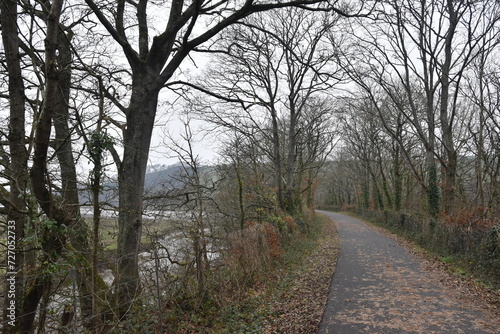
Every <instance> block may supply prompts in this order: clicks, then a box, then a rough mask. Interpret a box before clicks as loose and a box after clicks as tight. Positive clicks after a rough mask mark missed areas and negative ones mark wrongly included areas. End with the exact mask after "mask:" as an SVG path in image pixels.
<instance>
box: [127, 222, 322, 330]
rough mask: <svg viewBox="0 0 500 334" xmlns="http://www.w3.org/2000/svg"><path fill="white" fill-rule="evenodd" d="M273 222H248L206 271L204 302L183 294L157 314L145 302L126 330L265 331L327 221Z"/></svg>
mask: <svg viewBox="0 0 500 334" xmlns="http://www.w3.org/2000/svg"><path fill="white" fill-rule="evenodd" d="M273 220H274V221H272V222H270V223H268V224H267V223H266V224H253V223H249V224H248V227H247V228H246V229H245V231H240V232H238V234H235V235H234V236H233V238H234V240H229V244H228V245H229V246H228V247H229V248H231V254H230V256H227V254H226V255H223V256H222V257H223V258H224V263H221V264H220V267H218V268H213V269H212V270H210V271H209V272H207V277H206V282H207V283H206V284H207V294H206V295H205V296H204V298H197V297H193V295H192V294H190V293H189V291H184V292H183V293H181V294H179V295H178V296H177V298H176V299H174V300H168V301H167V304H166V305H162V306H161V308H160V309H161V310H160V309H159V308H158V306H156V305H153V303H149V304H148V303H146V302H143V303H142V305H141V307H138V308H137V310H135V311H134V312H133V314H134V316H133V317H132V318H131V319H130V321H129V322H128V323H125V324H123V326H124V328H126V329H127V330H129V331H130V332H141V333H179V334H182V333H200V334H203V333H206V334H213V333H264V332H266V330H265V327H266V326H267V325H268V324H269V323H270V322H271V323H272V319H273V317H276V316H277V313H276V312H277V310H276V309H275V306H276V305H279V304H281V303H280V300H281V299H280V298H281V297H282V295H283V294H284V293H285V292H286V291H287V289H289V288H290V286H292V285H293V283H294V280H295V279H296V277H297V275H299V274H300V273H301V271H302V270H303V267H304V265H303V262H304V259H306V258H307V257H308V256H309V254H311V252H312V251H313V250H314V249H315V247H316V246H317V244H318V239H319V238H320V237H321V231H322V229H323V227H324V226H325V224H327V223H328V219H325V217H324V216H315V215H314V214H312V213H310V215H309V217H304V219H303V220H301V221H300V222H296V220H295V221H294V220H292V219H291V218H290V217H283V218H278V217H274V218H273ZM302 225H304V226H307V229H303V228H301V227H300V226H302ZM274 229H275V230H274ZM278 232H279V235H280V236H281V237H280V240H279V241H278V240H277V239H276V238H277V236H276V235H277V233H278ZM264 235H265V237H264ZM266 238H267V239H266ZM145 319H148V321H145ZM120 330H123V328H122V329H120Z"/></svg>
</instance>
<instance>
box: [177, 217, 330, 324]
mask: <svg viewBox="0 0 500 334" xmlns="http://www.w3.org/2000/svg"><path fill="white" fill-rule="evenodd" d="M337 255H338V238H337V233H336V228H335V224H334V223H333V222H332V221H331V220H330V219H329V218H328V217H326V216H324V215H320V214H317V215H315V217H314V219H313V223H312V224H311V230H310V233H308V234H297V235H296V236H295V237H294V238H293V240H292V241H290V242H289V243H288V244H287V245H286V247H285V252H284V254H283V256H282V257H281V259H279V260H277V261H274V263H273V264H272V265H271V266H269V267H268V268H266V269H265V271H263V272H262V273H261V275H260V276H259V277H257V278H256V279H255V280H254V282H253V284H252V285H251V286H249V287H246V288H245V289H244V291H243V292H242V293H240V297H239V298H237V299H234V300H228V301H227V303H226V304H224V305H215V304H211V303H207V304H206V305H203V306H202V307H201V308H199V309H193V310H184V311H182V312H180V313H177V314H175V315H174V314H172V315H171V316H172V317H173V318H175V326H171V327H170V328H169V329H170V330H171V331H172V332H175V333H211V334H212V333H292V334H293V333H297V334H298V333H301V334H308V333H316V332H317V331H318V328H319V323H320V320H321V316H322V314H323V309H324V305H325V303H326V299H327V296H328V289H329V286H330V282H331V276H332V274H333V271H334V268H335V263H336V260H337Z"/></svg>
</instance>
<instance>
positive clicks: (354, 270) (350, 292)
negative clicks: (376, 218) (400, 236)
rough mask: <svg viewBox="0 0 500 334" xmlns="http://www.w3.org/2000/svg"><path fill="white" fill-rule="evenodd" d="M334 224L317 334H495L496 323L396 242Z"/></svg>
mask: <svg viewBox="0 0 500 334" xmlns="http://www.w3.org/2000/svg"><path fill="white" fill-rule="evenodd" d="M321 213H323V214H325V215H327V216H329V217H330V218H331V219H332V220H333V221H335V222H336V223H337V229H338V234H339V239H340V254H339V258H338V261H337V266H336V268H335V273H334V275H333V281H332V285H331V287H330V293H329V297H328V302H327V305H326V307H325V310H324V314H323V318H322V321H321V325H320V330H319V333H321V334H324V333H335V334H355V333H470V334H476V333H478V334H479V333H497V334H498V333H500V319H498V318H495V317H494V315H493V314H491V313H490V312H488V310H487V309H486V308H484V307H482V304H481V301H473V300H471V298H466V297H464V296H463V294H462V293H460V291H457V290H454V289H452V288H451V287H448V286H446V285H443V284H441V283H440V282H439V277H438V276H437V274H434V273H433V272H431V271H427V270H425V269H424V268H423V267H424V266H423V264H422V262H421V260H420V259H419V258H418V257H417V256H415V255H412V254H410V253H409V252H408V251H407V250H406V249H405V248H404V247H402V246H400V245H399V244H398V242H397V241H395V240H394V239H391V238H389V237H387V236H384V235H382V234H380V233H379V232H377V231H376V230H375V229H373V228H371V227H369V226H368V225H367V224H365V223H363V222H361V221H360V220H358V219H355V218H352V217H349V216H345V215H341V214H337V213H331V212H321Z"/></svg>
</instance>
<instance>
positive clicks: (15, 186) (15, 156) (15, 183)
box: [0, 1, 29, 333]
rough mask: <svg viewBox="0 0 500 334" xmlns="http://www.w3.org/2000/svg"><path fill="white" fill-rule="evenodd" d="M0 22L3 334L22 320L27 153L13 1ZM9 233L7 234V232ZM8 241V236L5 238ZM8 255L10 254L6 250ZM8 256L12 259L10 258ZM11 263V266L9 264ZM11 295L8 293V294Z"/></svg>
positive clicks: (16, 328) (3, 7)
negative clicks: (0, 65) (5, 126)
mask: <svg viewBox="0 0 500 334" xmlns="http://www.w3.org/2000/svg"><path fill="white" fill-rule="evenodd" d="M0 6H1V7H0V11H1V12H0V22H1V26H2V42H3V47H4V52H5V54H4V56H5V61H6V64H7V72H8V80H9V97H10V114H9V134H8V141H9V151H10V152H9V153H10V165H9V170H7V171H6V172H7V174H8V175H9V178H10V180H9V185H10V199H9V200H10V202H11V207H9V208H8V216H7V220H8V221H9V222H10V221H12V222H13V223H14V225H10V224H9V225H8V231H9V233H10V232H11V231H12V230H11V229H10V228H11V226H13V227H14V233H15V240H14V241H15V250H14V254H13V255H14V256H15V259H14V261H13V262H8V263H6V268H7V272H15V273H16V274H15V275H14V276H15V289H16V291H15V297H14V298H13V299H11V298H10V297H9V294H8V293H4V296H5V302H4V306H5V307H4V317H3V319H4V321H8V320H13V321H12V323H11V324H8V323H5V322H4V324H3V332H4V333H16V332H19V330H20V325H21V323H22V322H23V320H14V319H15V318H16V317H18V316H20V315H21V312H22V309H21V307H22V296H23V294H24V289H23V287H24V285H25V284H24V271H23V269H24V268H23V267H24V252H23V244H22V242H21V240H22V238H23V237H24V227H25V224H26V223H27V222H28V215H27V214H26V211H27V207H26V203H25V194H26V192H25V191H26V187H27V183H28V179H29V175H28V173H27V161H28V152H27V150H26V147H25V108H24V105H25V101H24V82H23V78H22V73H21V65H20V55H19V38H18V35H17V3H16V2H15V1H2V2H1V3H0ZM9 235H10V234H9ZM9 240H10V239H9ZM8 255H11V254H10V253H9V254H8ZM9 259H12V258H11V257H10V258H9ZM11 265H12V267H11ZM4 291H6V292H7V291H10V283H9V282H8V281H6V285H5V290H4ZM11 297H12V296H11ZM11 302H15V312H14V314H13V318H11V317H7V314H9V315H10V314H11V312H10V311H8V310H7V307H9V306H10V305H11Z"/></svg>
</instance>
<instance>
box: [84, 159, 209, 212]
mask: <svg viewBox="0 0 500 334" xmlns="http://www.w3.org/2000/svg"><path fill="white" fill-rule="evenodd" d="M200 172H201V173H202V174H205V175H206V174H207V173H209V174H211V173H215V172H214V169H213V167H209V166H202V167H200ZM208 179H210V178H208ZM186 181H187V180H186V172H185V171H184V169H183V167H182V165H181V164H174V165H169V166H167V165H153V166H148V167H147V170H146V178H145V181H144V190H145V193H149V194H151V193H159V192H165V191H169V190H172V189H175V188H182V187H183V186H184V184H185V182H186ZM102 189H103V190H102V193H101V195H100V197H99V200H100V201H101V202H106V203H109V204H110V205H112V206H117V205H118V182H117V180H116V176H112V177H110V178H108V179H107V180H106V181H105V182H104V183H103V186H102ZM91 198H92V194H91V192H90V190H88V189H82V191H81V193H80V202H81V203H82V204H84V205H90V203H91Z"/></svg>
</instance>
